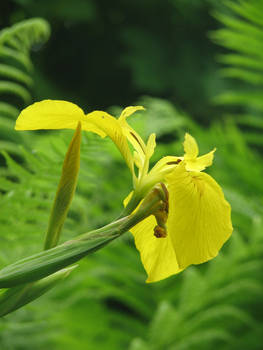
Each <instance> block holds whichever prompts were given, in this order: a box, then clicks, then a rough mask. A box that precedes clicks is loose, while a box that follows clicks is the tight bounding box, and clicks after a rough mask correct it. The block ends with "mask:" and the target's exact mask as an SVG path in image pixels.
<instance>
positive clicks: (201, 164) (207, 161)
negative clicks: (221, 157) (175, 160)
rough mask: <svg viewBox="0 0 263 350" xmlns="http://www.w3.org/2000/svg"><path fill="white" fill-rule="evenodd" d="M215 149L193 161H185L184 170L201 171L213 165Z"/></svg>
mask: <svg viewBox="0 0 263 350" xmlns="http://www.w3.org/2000/svg"><path fill="white" fill-rule="evenodd" d="M215 151H216V148H214V149H213V150H212V151H211V152H209V153H207V154H205V155H203V156H201V157H197V158H195V159H189V160H187V161H186V166H185V167H186V170H189V171H202V170H204V169H205V168H207V167H209V166H210V165H212V163H213V159H214V153H215Z"/></svg>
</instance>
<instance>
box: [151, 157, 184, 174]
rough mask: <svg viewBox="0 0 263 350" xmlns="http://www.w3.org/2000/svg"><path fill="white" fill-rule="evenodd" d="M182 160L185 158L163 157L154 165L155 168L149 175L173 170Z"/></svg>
mask: <svg viewBox="0 0 263 350" xmlns="http://www.w3.org/2000/svg"><path fill="white" fill-rule="evenodd" d="M182 159H183V157H176V156H166V157H163V158H161V159H160V160H158V162H157V163H156V164H155V165H154V167H153V168H152V169H151V171H150V173H149V174H153V173H158V172H162V171H166V170H168V169H173V167H175V166H176V165H177V164H179V163H180V161H181V160H182Z"/></svg>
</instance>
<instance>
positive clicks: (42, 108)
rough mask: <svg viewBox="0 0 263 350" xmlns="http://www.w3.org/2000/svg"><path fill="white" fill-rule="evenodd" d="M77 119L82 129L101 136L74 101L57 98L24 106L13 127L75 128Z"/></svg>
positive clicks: (31, 128) (23, 128)
mask: <svg viewBox="0 0 263 350" xmlns="http://www.w3.org/2000/svg"><path fill="white" fill-rule="evenodd" d="M79 121H81V126H82V130H88V131H92V132H95V133H97V134H99V135H101V136H103V132H102V131H101V130H100V129H99V128H98V127H96V126H95V125H93V124H90V123H88V122H87V120H86V118H85V114H84V112H83V110H82V109H81V108H79V107H78V106H77V105H75V104H74V103H71V102H67V101H58V100H44V101H41V102H36V103H34V104H32V105H30V106H28V107H27V108H25V109H24V110H23V111H22V112H21V113H20V115H19V117H18V119H17V121H16V125H15V129H16V130H41V129H76V127H77V125H78V122H79Z"/></svg>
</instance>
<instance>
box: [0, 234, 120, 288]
mask: <svg viewBox="0 0 263 350" xmlns="http://www.w3.org/2000/svg"><path fill="white" fill-rule="evenodd" d="M115 232H116V231H115V230H114V229H113V230H112V233H110V232H107V233H106V234H104V235H103V234H101V235H99V234H96V235H93V236H90V237H88V238H86V239H78V240H72V241H69V242H66V243H64V244H61V245H59V246H57V247H55V248H52V249H49V250H46V251H43V252H41V253H38V254H35V255H32V256H30V257H28V258H25V259H23V260H20V261H18V262H16V263H14V264H12V265H9V266H7V267H6V268H4V269H2V270H1V271H0V288H9V287H14V286H17V285H18V284H25V283H27V282H33V281H36V280H39V279H41V278H43V277H46V276H48V275H51V274H52V273H54V272H56V271H58V270H61V269H62V268H64V267H66V266H68V265H71V264H73V263H74V262H76V261H78V260H80V259H81V258H83V257H84V256H86V255H88V254H90V253H93V252H94V251H96V250H98V249H100V248H103V247H104V246H105V245H106V244H108V243H110V242H111V241H112V240H114V239H115V238H117V237H119V235H120V234H119V233H115Z"/></svg>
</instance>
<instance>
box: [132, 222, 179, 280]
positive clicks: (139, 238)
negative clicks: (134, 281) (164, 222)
mask: <svg viewBox="0 0 263 350" xmlns="http://www.w3.org/2000/svg"><path fill="white" fill-rule="evenodd" d="M155 226H156V220H155V218H154V216H150V217H148V218H146V219H144V220H143V221H142V222H140V223H138V224H137V225H136V226H134V227H133V228H132V229H131V232H132V234H133V236H134V239H135V245H136V248H137V249H138V250H139V252H140V256H141V260H142V263H143V266H144V268H145V270H146V272H147V274H148V278H147V282H157V281H160V280H162V279H164V278H167V277H169V276H171V275H174V274H176V273H179V272H181V270H182V269H180V268H179V267H178V263H177V259H176V255H175V251H174V248H173V245H172V241H171V237H170V236H169V234H168V236H167V237H166V238H156V237H155V236H154V227H155Z"/></svg>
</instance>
